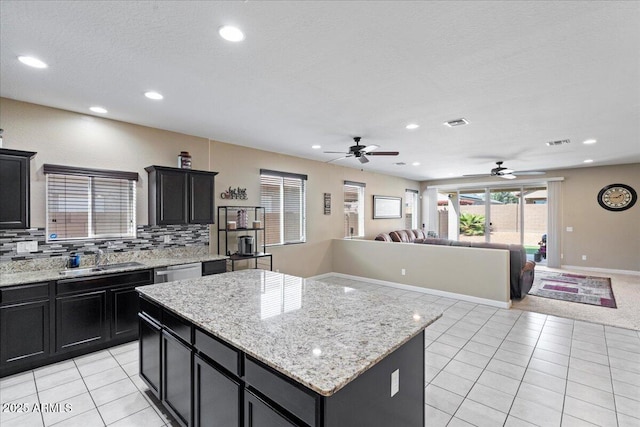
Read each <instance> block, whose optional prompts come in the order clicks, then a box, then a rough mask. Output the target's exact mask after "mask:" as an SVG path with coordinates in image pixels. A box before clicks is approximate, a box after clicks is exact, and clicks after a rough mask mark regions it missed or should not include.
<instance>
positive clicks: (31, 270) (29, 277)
mask: <svg viewBox="0 0 640 427" xmlns="http://www.w3.org/2000/svg"><path fill="white" fill-rule="evenodd" d="M135 255H138V256H135ZM135 255H134V256H133V257H132V256H128V257H127V258H126V259H124V258H123V259H120V260H114V263H118V262H122V261H125V262H129V261H134V262H138V263H139V264H140V265H136V266H129V267H122V268H112V269H108V270H102V271H92V272H87V273H86V274H79V275H73V276H64V275H62V274H60V272H61V271H64V270H65V269H64V268H62V267H61V265H62V263H63V261H62V258H58V259H56V260H52V261H51V262H50V263H49V264H48V265H45V266H44V268H38V267H34V266H30V264H29V263H22V266H20V267H17V268H15V269H14V270H13V271H10V272H8V271H7V269H5V270H4V271H2V272H0V287H3V286H13V285H22V284H27V283H36V282H47V281H51V280H62V279H68V278H76V277H94V276H99V275H103V274H113V273H124V272H127V271H136V270H146V269H153V268H158V267H167V266H170V265H180V264H190V263H194V262H206V261H218V260H224V259H227V258H229V257H228V256H224V255H214V254H208V253H206V254H197V255H193V254H190V255H184V256H175V257H153V256H148V255H147V254H146V253H144V252H142V253H140V254H138V253H136V254H135ZM12 264H13V265H17V264H20V263H15V262H14V263H12ZM56 264H59V265H60V267H59V268H56V267H55V265H56ZM89 266H90V265H89Z"/></svg>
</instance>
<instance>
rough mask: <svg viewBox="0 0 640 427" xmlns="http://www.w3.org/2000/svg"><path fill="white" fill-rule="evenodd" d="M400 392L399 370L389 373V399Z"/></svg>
mask: <svg viewBox="0 0 640 427" xmlns="http://www.w3.org/2000/svg"><path fill="white" fill-rule="evenodd" d="M398 391H400V369H396V370H395V371H393V372H392V373H391V397H393V396H395V395H396V394H397V393H398Z"/></svg>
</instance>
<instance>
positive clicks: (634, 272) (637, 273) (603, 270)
mask: <svg viewBox="0 0 640 427" xmlns="http://www.w3.org/2000/svg"><path fill="white" fill-rule="evenodd" d="M560 268H564V269H567V270H580V271H597V272H598V273H609V274H627V275H629V276H640V271H637V270H614V269H612V268H598V267H583V266H578V265H561V266H560Z"/></svg>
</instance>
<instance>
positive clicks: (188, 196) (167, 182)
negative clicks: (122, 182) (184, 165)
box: [145, 166, 218, 225]
mask: <svg viewBox="0 0 640 427" xmlns="http://www.w3.org/2000/svg"><path fill="white" fill-rule="evenodd" d="M145 170H146V171H147V172H148V174H149V224H150V225H171V224H213V223H214V222H215V221H214V219H215V214H214V209H215V208H214V203H215V198H214V192H215V185H214V184H215V176H216V175H217V174H218V173H217V172H207V171H198V170H192V169H180V168H170V167H165V166H148V167H146V168H145Z"/></svg>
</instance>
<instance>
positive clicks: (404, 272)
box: [400, 268, 407, 276]
mask: <svg viewBox="0 0 640 427" xmlns="http://www.w3.org/2000/svg"><path fill="white" fill-rule="evenodd" d="M400 274H402V275H403V276H404V275H405V274H407V270H405V269H404V268H403V269H402V270H400Z"/></svg>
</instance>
